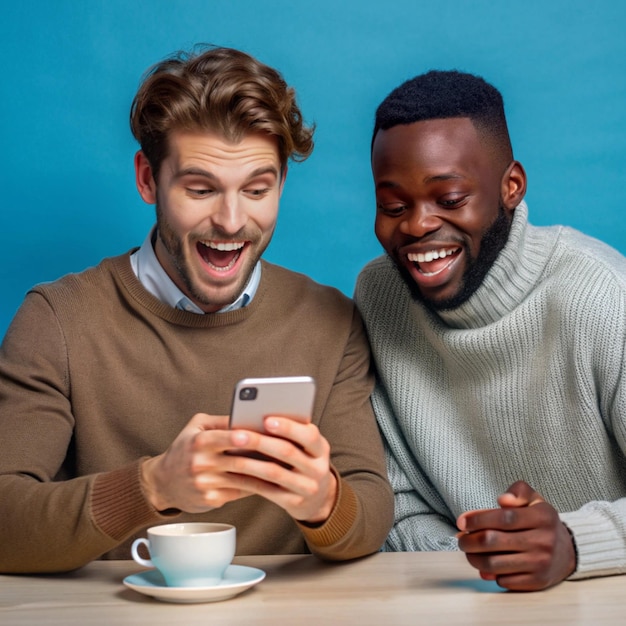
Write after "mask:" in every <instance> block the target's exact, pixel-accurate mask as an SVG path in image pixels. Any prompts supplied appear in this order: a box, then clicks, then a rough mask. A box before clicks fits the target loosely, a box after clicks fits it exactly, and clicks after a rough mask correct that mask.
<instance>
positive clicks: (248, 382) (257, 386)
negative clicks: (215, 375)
mask: <svg viewBox="0 0 626 626" xmlns="http://www.w3.org/2000/svg"><path fill="white" fill-rule="evenodd" d="M314 401H315V381H314V380H313V378H311V377H310V376H282V377H280V376H279V377H274V378H244V379H243V380H240V381H239V382H238V383H237V384H236V385H235V391H234V393H233V403H232V408H231V411H230V428H245V429H246V430H255V431H258V432H264V430H265V428H264V427H263V420H264V419H265V418H266V417H268V416H269V415H275V416H280V417H290V418H292V419H295V420H298V421H300V422H304V423H306V422H310V421H311V415H312V412H313V402H314Z"/></svg>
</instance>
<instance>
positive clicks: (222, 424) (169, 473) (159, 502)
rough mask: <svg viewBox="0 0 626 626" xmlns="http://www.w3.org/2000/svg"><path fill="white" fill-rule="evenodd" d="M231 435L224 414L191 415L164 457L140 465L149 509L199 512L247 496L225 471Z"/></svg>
mask: <svg viewBox="0 0 626 626" xmlns="http://www.w3.org/2000/svg"><path fill="white" fill-rule="evenodd" d="M231 436H232V432H231V431H229V430H228V416H227V415H207V414H206V413H197V414H196V415H194V416H193V417H192V418H191V420H190V421H189V422H188V424H187V425H186V426H185V427H184V428H183V430H182V431H181V432H180V433H179V434H178V436H177V437H176V439H174V441H173V442H172V444H171V445H170V447H169V448H168V449H167V450H166V451H165V452H164V453H163V454H160V455H159V456H156V457H153V458H150V459H147V460H146V461H144V463H143V465H142V468H141V482H142V487H143V489H144V492H145V493H146V497H147V498H148V501H149V502H150V503H151V504H152V506H154V508H155V509H157V510H158V511H165V510H166V509H179V510H181V511H185V512H187V513H202V512H204V511H209V510H211V509H213V508H216V507H219V506H222V505H223V504H226V503H227V502H230V501H232V500H237V499H239V498H243V497H246V496H248V495H250V493H249V492H246V491H245V490H243V489H242V488H241V487H240V486H239V485H238V483H241V482H242V481H241V480H239V479H238V477H237V476H236V475H233V474H229V473H228V472H227V471H225V464H224V451H225V450H229V449H232V448H233V444H232V440H231Z"/></svg>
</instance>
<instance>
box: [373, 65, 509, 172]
mask: <svg viewBox="0 0 626 626" xmlns="http://www.w3.org/2000/svg"><path fill="white" fill-rule="evenodd" d="M451 117H468V118H470V119H471V120H472V122H473V123H474V125H475V126H476V128H477V129H478V130H479V131H481V132H482V133H487V134H489V135H490V136H491V137H492V138H493V139H495V141H496V144H497V145H498V147H499V148H500V149H502V150H503V154H505V155H506V156H507V157H508V159H509V160H510V159H512V158H513V150H512V148H511V139H510V137H509V131H508V128H507V123H506V116H505V114H504V101H503V99H502V94H501V93H500V92H499V91H498V90H497V89H496V88H495V87H494V86H493V85H491V84H489V83H488V82H487V81H485V80H484V79H483V78H481V77H480V76H476V75H474V74H468V73H466V72H459V71H457V70H445V71H444V70H431V71H429V72H426V73H425V74H420V75H419V76H416V77H415V78H411V79H410V80H407V81H406V82H404V83H402V84H401V85H400V86H399V87H396V89H394V90H393V91H392V92H391V93H390V94H389V95H388V96H387V97H386V98H385V99H384V100H383V101H382V103H381V104H380V105H379V107H378V109H377V110H376V117H375V123H374V132H373V134H372V146H373V144H374V139H375V137H376V134H377V133H378V131H379V130H388V129H389V128H392V127H393V126H398V125H399V124H412V123H414V122H421V121H424V120H432V119H444V118H451Z"/></svg>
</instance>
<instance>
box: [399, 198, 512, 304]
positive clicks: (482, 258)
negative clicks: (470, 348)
mask: <svg viewBox="0 0 626 626" xmlns="http://www.w3.org/2000/svg"><path fill="white" fill-rule="evenodd" d="M512 221H513V218H512V217H508V216H507V215H506V212H505V210H504V207H503V206H502V205H500V207H499V208H498V217H496V219H495V221H494V222H493V224H492V225H491V226H490V227H489V228H488V229H487V230H486V231H485V233H484V234H483V236H482V238H481V240H480V249H479V252H478V256H476V257H475V258H472V257H469V255H468V259H469V261H468V264H467V268H466V269H465V272H464V274H463V279H462V281H461V288H460V289H459V290H458V291H457V293H456V294H454V295H453V296H451V297H450V298H446V299H443V300H432V299H430V298H426V297H424V295H423V294H422V292H421V291H420V290H419V288H418V286H417V285H416V284H415V281H414V280H413V277H412V276H411V274H410V273H409V272H408V271H407V269H406V268H405V267H404V266H402V265H401V264H399V263H396V267H397V268H398V270H399V272H400V274H401V276H402V278H403V280H404V282H405V283H406V284H407V285H408V287H409V289H410V291H411V295H412V297H413V299H414V300H415V301H416V302H421V303H422V304H424V305H425V306H426V307H427V308H429V309H431V310H432V311H445V310H448V309H456V308H457V307H459V306H461V305H462V304H463V303H465V302H467V301H468V300H469V299H470V298H471V297H472V296H473V295H474V293H475V292H476V291H477V289H478V288H479V287H480V286H481V285H482V283H483V280H484V279H485V276H486V275H487V273H488V272H489V270H490V269H491V266H492V265H493V264H494V263H495V260H496V259H497V258H498V255H499V254H500V251H501V250H502V248H504V246H505V245H506V242H507V241H508V239H509V232H510V231H511V223H512ZM466 251H467V247H466Z"/></svg>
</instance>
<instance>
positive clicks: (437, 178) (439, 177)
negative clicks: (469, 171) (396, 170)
mask: <svg viewBox="0 0 626 626" xmlns="http://www.w3.org/2000/svg"><path fill="white" fill-rule="evenodd" d="M464 179H465V176H462V175H461V174H457V173H455V172H450V173H449V174H435V175H434V176H426V178H424V179H423V180H422V183H423V184H425V185H428V184H429V183H438V182H442V181H446V180H464ZM396 187H400V185H399V184H398V183H396V182H394V181H393V180H383V181H381V182H380V183H378V184H377V185H376V189H395V188H396Z"/></svg>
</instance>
